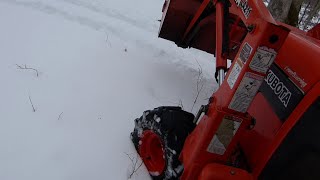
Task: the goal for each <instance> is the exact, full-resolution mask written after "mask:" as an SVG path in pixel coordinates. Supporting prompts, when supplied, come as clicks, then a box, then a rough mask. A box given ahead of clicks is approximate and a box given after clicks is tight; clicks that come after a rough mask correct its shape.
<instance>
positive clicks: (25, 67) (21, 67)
mask: <svg viewBox="0 0 320 180" xmlns="http://www.w3.org/2000/svg"><path fill="white" fill-rule="evenodd" d="M16 66H17V67H18V69H26V70H33V71H35V72H36V74H37V77H39V72H38V70H37V69H34V68H30V67H27V65H26V64H25V65H24V66H22V65H18V64H16Z"/></svg>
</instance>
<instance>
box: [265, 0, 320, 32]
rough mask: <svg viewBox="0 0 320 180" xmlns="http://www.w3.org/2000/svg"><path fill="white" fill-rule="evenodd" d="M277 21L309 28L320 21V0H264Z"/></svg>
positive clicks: (303, 28)
mask: <svg viewBox="0 0 320 180" xmlns="http://www.w3.org/2000/svg"><path fill="white" fill-rule="evenodd" d="M264 2H265V4H266V5H267V7H268V9H269V11H270V12H271V14H272V16H273V17H274V19H276V20H277V21H281V22H284V23H286V24H290V25H292V26H295V27H298V28H300V29H302V30H309V29H311V28H312V27H314V26H315V25H316V24H318V23H319V22H320V13H319V10H320V0H264Z"/></svg>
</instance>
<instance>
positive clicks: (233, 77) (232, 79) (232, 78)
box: [227, 62, 242, 89]
mask: <svg viewBox="0 0 320 180" xmlns="http://www.w3.org/2000/svg"><path fill="white" fill-rule="evenodd" d="M241 69H242V68H241V66H240V65H239V63H238V62H236V63H235V64H234V66H233V67H232V69H231V72H230V74H229V77H228V79H227V82H228V84H229V86H230V88H231V89H232V88H233V86H234V84H235V83H236V81H237V79H238V77H239V74H240V72H241Z"/></svg>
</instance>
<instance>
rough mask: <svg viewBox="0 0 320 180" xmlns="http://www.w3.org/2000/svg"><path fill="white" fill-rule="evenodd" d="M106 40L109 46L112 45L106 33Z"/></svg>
mask: <svg viewBox="0 0 320 180" xmlns="http://www.w3.org/2000/svg"><path fill="white" fill-rule="evenodd" d="M106 42H107V44H108V45H109V47H112V46H111V43H110V42H109V36H108V34H107V39H106Z"/></svg>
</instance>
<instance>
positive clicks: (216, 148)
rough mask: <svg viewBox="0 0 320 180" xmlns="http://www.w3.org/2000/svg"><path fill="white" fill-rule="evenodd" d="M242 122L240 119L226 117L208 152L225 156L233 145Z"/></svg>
mask: <svg viewBox="0 0 320 180" xmlns="http://www.w3.org/2000/svg"><path fill="white" fill-rule="evenodd" d="M241 122H242V120H241V119H239V118H235V117H231V116H225V117H224V118H223V120H222V122H221V124H220V126H219V128H218V130H217V132H216V133H215V135H214V136H213V138H212V140H211V142H210V144H209V146H208V148H207V151H208V152H210V153H215V154H219V155H223V154H224V153H225V151H226V149H227V148H228V146H229V144H230V143H231V141H232V139H233V136H234V135H235V134H236V133H237V131H238V129H239V127H240V125H241Z"/></svg>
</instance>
